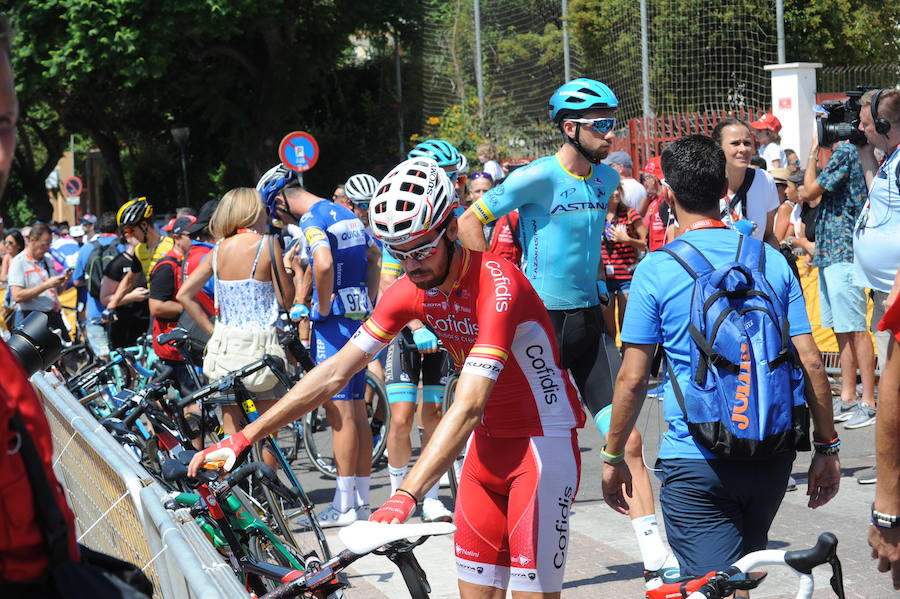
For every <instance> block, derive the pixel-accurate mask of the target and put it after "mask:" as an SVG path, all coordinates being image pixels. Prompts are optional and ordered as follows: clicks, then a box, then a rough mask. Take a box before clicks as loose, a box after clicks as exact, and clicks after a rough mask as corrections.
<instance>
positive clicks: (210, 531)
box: [174, 493, 304, 572]
mask: <svg viewBox="0 0 900 599" xmlns="http://www.w3.org/2000/svg"><path fill="white" fill-rule="evenodd" d="M174 500H175V503H177V504H178V505H179V506H181V507H192V506H194V505H196V504H197V502H199V501H200V495H199V494H197V493H179V494H178V495H176V496H175V497H174ZM220 506H221V507H222V509H223V511H224V512H225V514H226V515H227V516H228V523H229V524H230V525H231V527H232V528H233V529H234V530H235V531H237V532H239V533H244V534H245V535H247V534H262V535H263V536H265V537H266V538H267V539H269V541H271V542H272V545H274V546H275V549H276V550H277V551H278V553H280V554H281V556H282V557H284V559H285V560H287V562H288V563H290V564H291V567H292V568H294V569H296V570H299V571H301V572H302V571H303V570H304V566H303V564H302V563H300V562H298V561H297V559H296V558H295V557H294V556H293V554H291V552H290V551H288V550H287V548H286V547H285V546H284V543H282V541H281V539H279V538H278V536H277V535H276V534H275V533H274V532H272V530H271V529H270V528H269V527H268V526H266V524H265V523H264V522H262V521H261V520H259V519H258V518H257V517H256V516H254V515H253V513H251V512H250V510H248V509H247V508H246V507H245V506H244V505H243V504H241V502H240V501H238V499H237V498H236V497H235V496H234V495H229V496H228V497H227V498H226V499H225V501H224V502H223V503H221V504H220ZM196 522H197V524H198V525H200V528H201V529H203V532H204V533H206V535H207V536H208V537H209V538H210V540H211V541H212V542H213V545H214V546H215V548H216V549H219V550H223V551H227V549H228V542H227V541H226V540H225V537H224V535H222V532H221V531H220V530H219V527H218V526H216V524H215V522H214V521H213V520H212V519H211V518H204V517H203V516H198V517H197V518H196Z"/></svg>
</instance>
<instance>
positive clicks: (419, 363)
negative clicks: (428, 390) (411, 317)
mask: <svg viewBox="0 0 900 599" xmlns="http://www.w3.org/2000/svg"><path fill="white" fill-rule="evenodd" d="M449 363H450V360H449V354H448V353H447V352H445V351H439V352H434V353H431V354H423V353H420V352H419V351H418V350H417V349H416V344H415V343H414V342H413V340H412V333H411V332H410V330H409V329H408V328H406V327H404V328H403V330H402V331H400V334H399V335H397V337H396V338H395V339H394V340H393V341H391V343H390V345H388V347H387V358H386V359H385V364H384V383H385V385H390V384H392V383H412V384H413V385H418V384H419V380H420V379H419V373H421V381H422V384H423V385H443V384H444V383H445V382H446V380H447V372H448V365H449Z"/></svg>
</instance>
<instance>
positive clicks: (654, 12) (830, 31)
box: [569, 0, 900, 113]
mask: <svg viewBox="0 0 900 599" xmlns="http://www.w3.org/2000/svg"><path fill="white" fill-rule="evenodd" d="M648 7H649V21H650V22H649V28H648V29H649V41H650V53H649V58H650V80H651V90H650V95H651V105H652V107H653V109H654V111H656V112H658V113H671V112H689V111H693V110H697V109H703V108H704V106H705V105H708V104H709V103H711V102H710V98H709V97H708V96H709V94H711V93H720V94H724V95H725V97H723V98H720V99H718V100H717V101H716V102H713V103H714V104H717V105H721V104H723V103H727V104H728V105H729V106H730V107H734V108H742V107H745V105H746V96H747V95H751V96H752V92H753V91H754V90H751V89H747V88H746V86H747V85H748V83H747V82H748V81H749V82H752V85H756V87H757V88H759V87H760V84H759V80H760V74H759V72H758V70H759V69H760V67H761V66H762V63H763V62H765V61H767V60H771V61H773V62H774V60H775V55H774V43H775V29H776V24H775V3H774V2H772V1H771V0H729V1H727V2H716V1H713V0H648ZM569 15H570V17H569V18H570V24H571V30H572V32H573V34H574V37H575V39H576V41H577V43H578V46H579V48H580V49H581V52H582V56H584V57H587V58H588V60H589V61H590V63H591V65H593V66H596V65H601V67H600V72H595V73H592V74H593V75H594V76H596V77H598V78H600V79H604V78H605V79H607V80H610V81H615V82H616V93H617V95H619V100H620V102H621V104H622V105H623V106H625V107H626V108H627V109H630V110H631V111H632V112H633V111H634V107H639V106H640V93H641V89H642V88H641V80H640V77H641V58H640V6H639V3H638V2H636V1H635V2H617V1H614V0H572V2H571V4H570V6H569ZM709 23H714V24H716V26H715V27H709V26H708V25H705V24H709ZM720 24H721V26H720ZM898 31H900V0H802V1H801V0H785V50H786V58H787V61H788V62H794V61H810V62H821V63H823V64H825V65H826V66H829V65H861V64H879V63H880V64H897V63H900V35H898ZM760 39H766V40H767V43H768V44H769V47H770V48H773V51H772V52H771V57H766V56H765V55H764V54H761V53H760V52H759V51H760V46H761V43H760V42H759V41H758V40H760ZM687 48H691V54H690V55H688V54H687V50H686V49H687ZM741 57H744V58H745V60H741ZM725 62H727V63H728V64H729V69H727V71H728V72H724V71H723V69H721V68H717V67H721V65H722V64H724V63H725ZM603 68H606V69H607V71H609V72H602V69H603ZM754 70H756V71H757V72H756V73H754ZM675 81H681V82H688V83H689V86H688V89H685V88H684V86H683V85H682V87H676V86H675V85H674V82H675ZM763 87H765V86H763ZM765 89H767V87H765ZM765 89H764V90H763V91H765ZM756 93H757V95H758V94H759V90H756Z"/></svg>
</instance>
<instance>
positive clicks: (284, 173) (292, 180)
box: [256, 164, 300, 216]
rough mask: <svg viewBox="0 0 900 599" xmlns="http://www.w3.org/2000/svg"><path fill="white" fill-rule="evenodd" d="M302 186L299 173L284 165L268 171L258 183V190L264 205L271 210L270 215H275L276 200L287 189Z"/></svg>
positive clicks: (278, 165)
mask: <svg viewBox="0 0 900 599" xmlns="http://www.w3.org/2000/svg"><path fill="white" fill-rule="evenodd" d="M298 185H300V181H299V179H297V173H295V172H294V171H292V170H291V169H289V168H287V167H286V166H284V165H283V164H277V165H275V166H273V167H272V168H270V169H269V170H268V171H266V174H264V175H263V176H262V177H260V178H259V181H258V182H257V183H256V190H257V191H258V192H259V195H260V196H262V201H263V204H265V206H266V208H268V209H269V214H271V215H273V216H274V215H275V198H277V197H278V194H280V193H281V192H282V190H284V188H285V187H290V186H298Z"/></svg>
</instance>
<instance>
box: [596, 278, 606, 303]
mask: <svg viewBox="0 0 900 599" xmlns="http://www.w3.org/2000/svg"><path fill="white" fill-rule="evenodd" d="M597 296H598V297H599V298H600V303H601V304H603V305H604V306H608V305H609V289H608V288H607V287H606V279H600V280H598V281H597Z"/></svg>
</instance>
